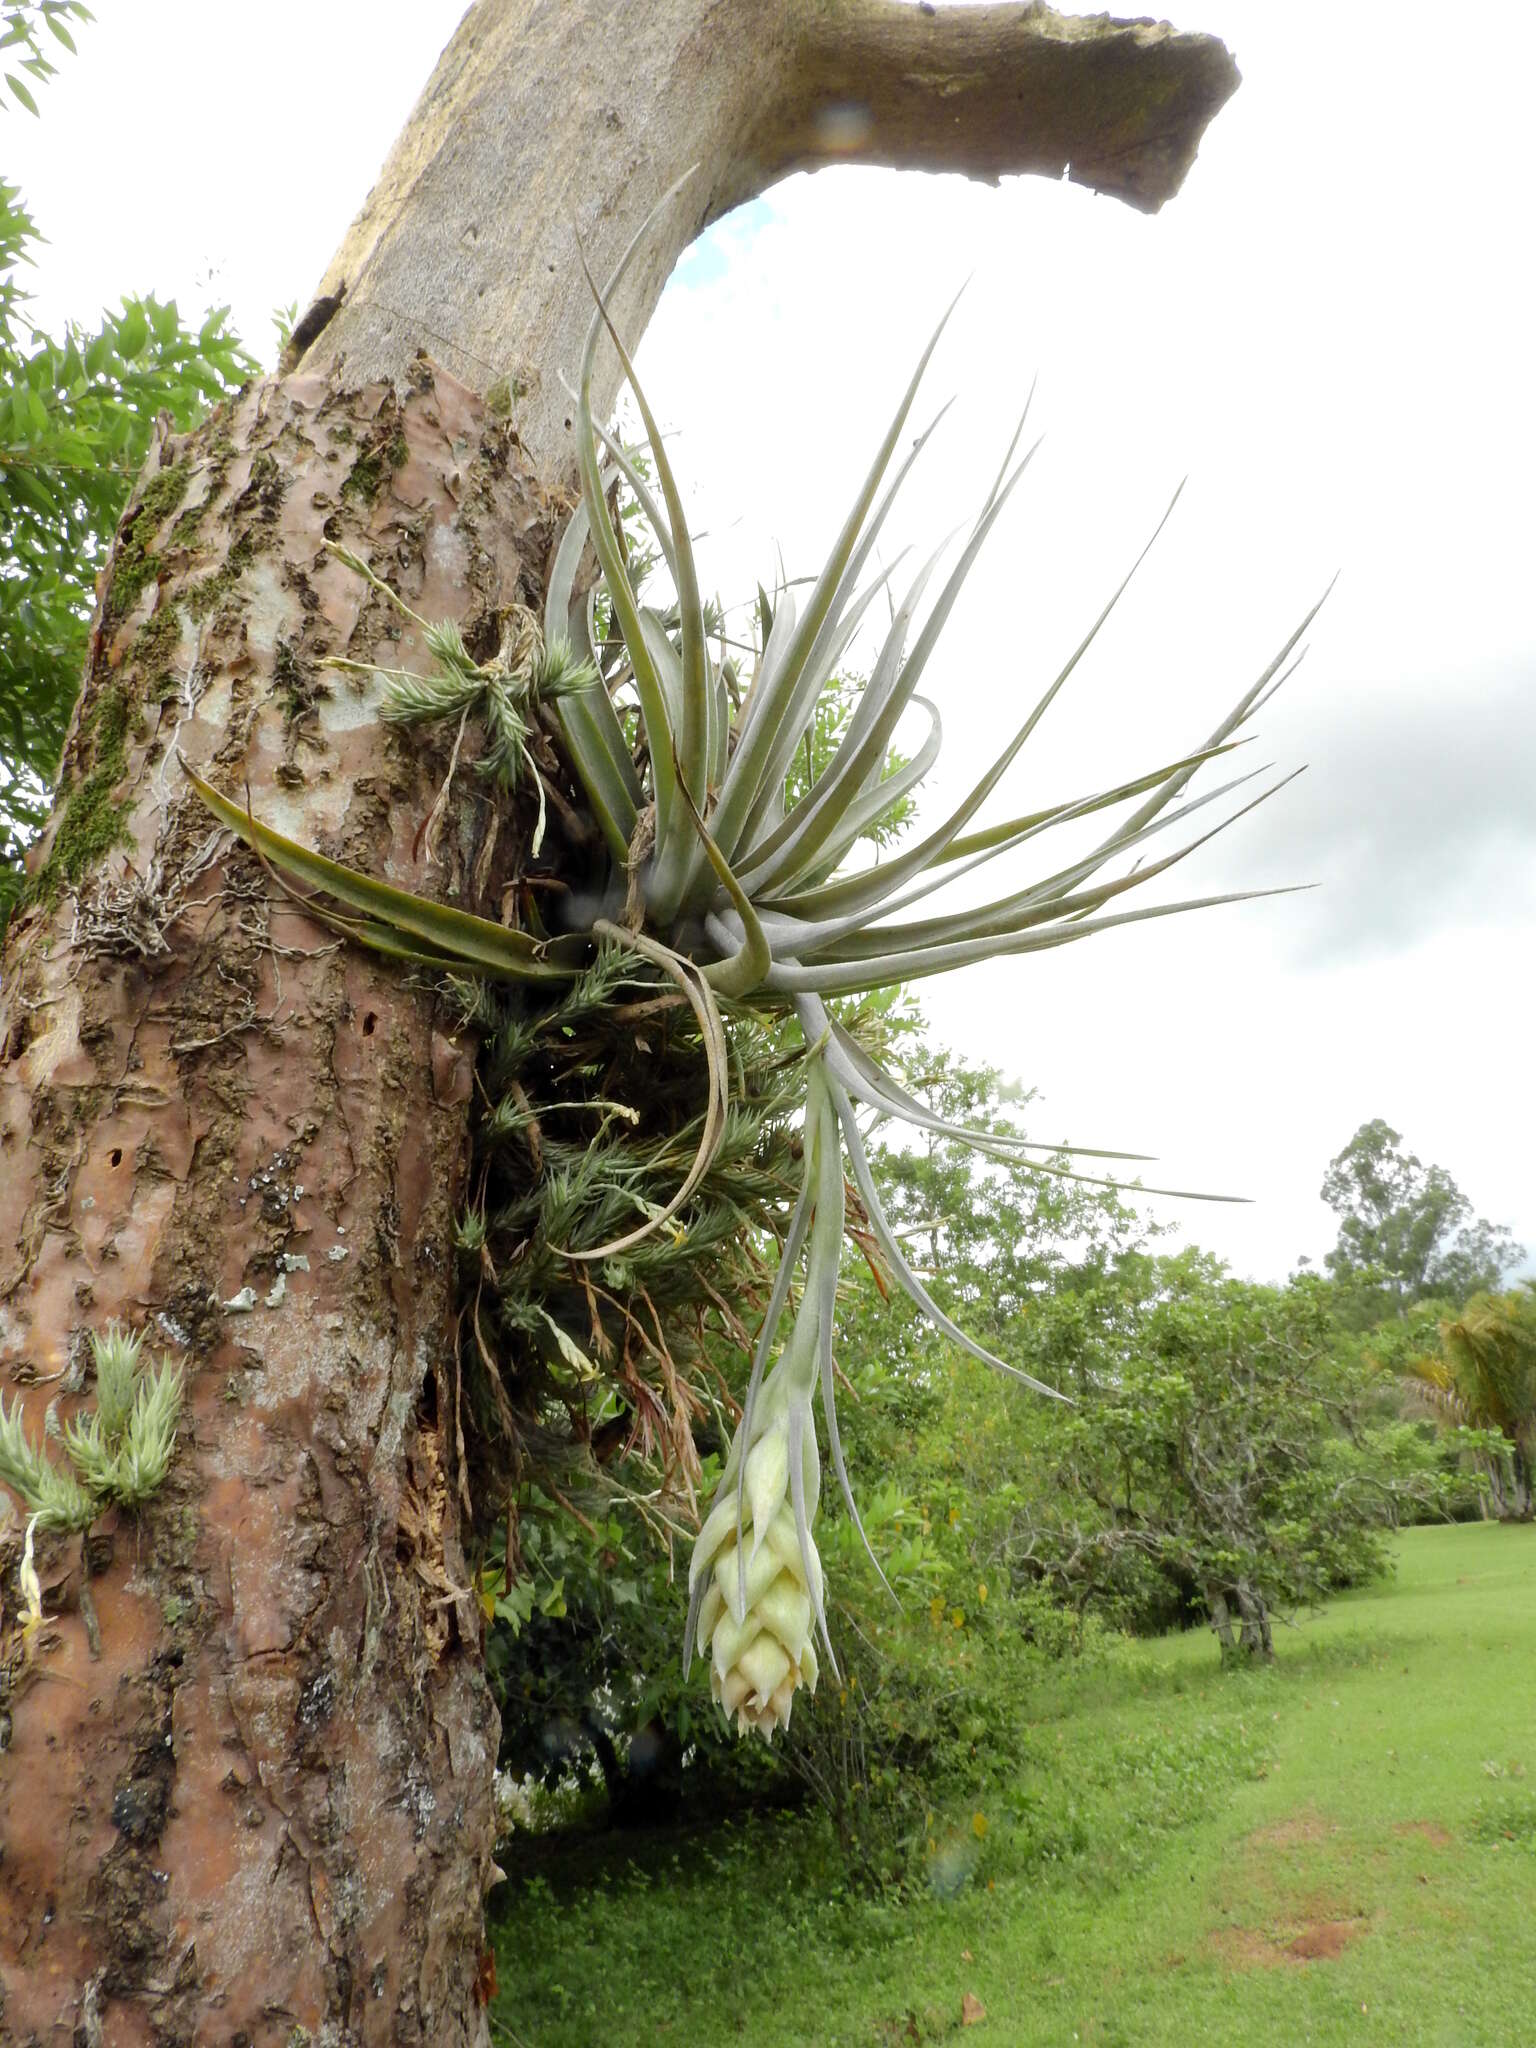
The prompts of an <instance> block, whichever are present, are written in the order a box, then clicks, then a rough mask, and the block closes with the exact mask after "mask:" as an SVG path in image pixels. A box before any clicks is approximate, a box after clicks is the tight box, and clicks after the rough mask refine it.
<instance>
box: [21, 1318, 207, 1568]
mask: <svg viewBox="0 0 1536 2048" xmlns="http://www.w3.org/2000/svg"><path fill="white" fill-rule="evenodd" d="M143 1345H144V1340H143V1338H142V1337H141V1336H133V1335H130V1334H129V1333H128V1332H127V1331H125V1330H122V1329H119V1327H118V1326H117V1325H116V1324H115V1323H114V1324H113V1325H112V1327H111V1329H109V1330H108V1331H107V1334H106V1335H105V1336H104V1337H101V1336H97V1335H95V1334H94V1333H93V1334H92V1337H91V1356H92V1359H93V1361H94V1363H95V1367H96V1400H95V1403H94V1405H93V1406H92V1407H90V1408H86V1409H82V1410H81V1411H80V1412H79V1413H78V1414H76V1415H73V1416H72V1417H71V1418H70V1420H69V1421H68V1422H67V1423H66V1424H65V1425H64V1427H63V1430H62V1432H59V1431H58V1430H57V1428H56V1426H55V1429H54V1430H53V1431H52V1432H50V1433H53V1434H58V1435H60V1436H61V1440H62V1442H63V1446H64V1452H65V1456H66V1459H67V1463H66V1464H59V1463H57V1462H56V1461H55V1460H54V1459H53V1458H51V1457H49V1455H48V1454H47V1452H46V1451H45V1450H43V1449H42V1448H41V1446H39V1445H37V1444H35V1443H34V1442H33V1441H32V1439H31V1438H30V1437H29V1436H28V1435H27V1432H26V1427H25V1424H24V1422H23V1419H22V1413H21V1402H20V1401H19V1400H18V1401H17V1402H16V1404H15V1405H14V1407H12V1408H11V1409H9V1410H7V1409H6V1406H5V1402H4V1399H3V1398H0V1481H3V1482H4V1483H5V1485H7V1486H9V1487H10V1488H11V1490H12V1491H13V1492H14V1493H16V1494H18V1495H19V1496H20V1498H21V1501H22V1503H23V1505H24V1507H25V1508H26V1510H27V1512H28V1514H29V1516H30V1517H31V1520H32V1522H33V1523H34V1524H35V1525H36V1526H37V1527H39V1528H43V1529H55V1530H58V1531H60V1532H64V1533H68V1532H70V1531H75V1530H81V1529H88V1528H89V1527H90V1525H91V1523H92V1522H94V1521H95V1520H96V1517H97V1516H98V1515H100V1514H101V1513H102V1512H103V1511H104V1510H105V1509H106V1508H108V1507H113V1506H116V1507H125V1508H139V1507H142V1506H143V1505H144V1503H145V1502H146V1501H148V1500H150V1499H151V1498H152V1497H153V1496H154V1495H155V1494H156V1493H158V1492H159V1490H160V1488H161V1486H162V1485H163V1484H164V1482H165V1475H166V1473H167V1472H168V1471H169V1470H170V1465H171V1459H172V1457H173V1455H174V1453H175V1449H176V1425H177V1422H178V1420H179V1419H180V1415H181V1399H182V1374H181V1368H180V1367H179V1366H175V1365H172V1364H171V1362H170V1360H169V1359H166V1358H162V1359H161V1361H160V1364H159V1367H158V1368H151V1367H150V1366H148V1365H147V1364H146V1363H145V1362H144V1360H143V1358H142V1356H141V1354H142V1351H143ZM50 1416H51V1411H50Z"/></svg>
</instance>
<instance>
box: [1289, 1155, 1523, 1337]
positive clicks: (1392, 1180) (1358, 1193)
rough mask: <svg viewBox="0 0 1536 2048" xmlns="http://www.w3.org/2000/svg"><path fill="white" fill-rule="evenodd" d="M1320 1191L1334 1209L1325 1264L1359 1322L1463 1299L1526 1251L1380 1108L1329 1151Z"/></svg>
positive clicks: (1485, 1285)
mask: <svg viewBox="0 0 1536 2048" xmlns="http://www.w3.org/2000/svg"><path fill="white" fill-rule="evenodd" d="M1321 1194H1322V1198H1323V1200H1324V1201H1325V1202H1326V1203H1327V1204H1328V1206H1329V1208H1330V1209H1332V1210H1333V1212H1334V1214H1335V1215H1336V1216H1337V1217H1338V1218H1339V1238H1338V1243H1337V1244H1336V1245H1335V1246H1334V1248H1333V1250H1332V1251H1331V1252H1329V1253H1328V1255H1327V1258H1326V1260H1325V1262H1324V1263H1325V1264H1326V1265H1327V1268H1328V1271H1329V1272H1330V1273H1331V1274H1332V1275H1333V1276H1334V1278H1335V1279H1336V1280H1339V1281H1340V1282H1342V1283H1344V1285H1345V1286H1346V1287H1347V1289H1348V1290H1349V1293H1350V1296H1351V1300H1350V1303H1349V1314H1350V1319H1351V1321H1352V1322H1354V1323H1355V1324H1356V1326H1357V1327H1359V1326H1361V1325H1362V1324H1364V1323H1369V1322H1373V1321H1375V1320H1377V1319H1378V1318H1379V1316H1381V1315H1384V1314H1394V1313H1398V1312H1400V1311H1401V1310H1403V1309H1405V1308H1407V1307H1409V1306H1410V1305H1411V1304H1412V1303H1413V1302H1416V1301H1422V1300H1424V1299H1426V1298H1427V1297H1429V1296H1440V1297H1444V1298H1445V1299H1447V1300H1450V1301H1465V1300H1467V1298H1468V1297H1469V1296H1470V1295H1473V1294H1476V1293H1479V1292H1486V1291H1487V1290H1489V1289H1491V1288H1496V1287H1497V1286H1498V1284H1499V1280H1500V1278H1501V1277H1502V1275H1503V1274H1505V1273H1506V1272H1508V1271H1509V1269H1510V1267H1512V1266H1514V1265H1516V1264H1518V1262H1519V1261H1520V1259H1521V1258H1523V1257H1524V1248H1523V1247H1522V1246H1520V1245H1517V1244H1516V1243H1515V1242H1514V1239H1513V1237H1512V1236H1511V1235H1510V1233H1509V1231H1508V1230H1506V1229H1505V1228H1504V1227H1503V1226H1502V1225H1499V1224H1493V1223H1488V1222H1486V1221H1485V1220H1484V1219H1483V1218H1482V1217H1480V1216H1475V1215H1474V1214H1473V1211H1472V1204H1471V1203H1470V1202H1469V1201H1468V1200H1467V1198H1466V1196H1465V1195H1464V1194H1463V1193H1462V1192H1461V1190H1460V1188H1458V1187H1457V1185H1456V1183H1455V1181H1454V1180H1452V1178H1451V1176H1450V1175H1449V1174H1448V1173H1447V1172H1446V1170H1445V1168H1444V1167H1443V1166H1430V1167H1425V1166H1423V1165H1421V1164H1420V1162H1419V1161H1418V1160H1417V1159H1416V1158H1415V1157H1414V1155H1413V1154H1412V1153H1411V1152H1408V1151H1405V1150H1404V1149H1403V1142H1402V1137H1401V1134H1400V1133H1399V1132H1397V1131H1394V1130H1393V1129H1392V1127H1391V1125H1390V1124H1387V1123H1385V1122H1383V1121H1382V1119H1381V1118H1380V1117H1375V1118H1373V1119H1372V1120H1371V1121H1370V1122H1369V1123H1364V1124H1362V1125H1361V1126H1360V1128H1359V1130H1357V1131H1356V1132H1355V1134H1354V1136H1353V1137H1352V1138H1351V1139H1350V1141H1349V1143H1348V1144H1347V1145H1346V1146H1345V1147H1344V1149H1343V1151H1342V1152H1340V1153H1339V1154H1338V1155H1337V1156H1336V1157H1335V1158H1334V1160H1333V1161H1332V1162H1331V1164H1330V1165H1329V1168H1328V1172H1327V1174H1326V1176H1325V1177H1324V1180H1323V1185H1322V1189H1321Z"/></svg>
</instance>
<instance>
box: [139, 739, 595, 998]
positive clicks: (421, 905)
mask: <svg viewBox="0 0 1536 2048" xmlns="http://www.w3.org/2000/svg"><path fill="white" fill-rule="evenodd" d="M177 758H178V760H181V765H182V771H183V773H184V774H185V775H186V777H187V780H188V781H189V782H190V783H191V785H192V787H193V788H194V789H195V790H196V791H197V793H198V795H199V796H200V797H201V798H202V800H203V802H204V803H205V804H206V805H207V806H208V808H209V810H210V811H212V812H213V814H214V816H215V817H216V818H217V819H218V820H219V822H220V823H221V824H222V825H225V826H227V827H228V829H229V830H230V831H231V832H233V833H235V834H236V836H237V837H239V838H241V839H243V840H244V841H245V842H246V844H247V845H248V846H251V847H253V848H254V849H255V851H256V852H257V853H259V854H262V855H263V856H264V857H265V858H266V859H267V860H269V861H271V863H272V865H273V866H274V867H275V868H278V869H279V870H280V871H282V872H283V873H285V874H290V875H294V876H297V877H298V878H299V879H300V880H301V881H305V882H309V883H310V884H312V885H313V886H314V887H316V888H318V889H322V890H324V891H325V892H326V893H327V894H328V895H331V896H334V897H335V898H336V899H337V900H338V902H341V903H346V904H349V905H350V906H351V907H352V908H353V909H355V910H360V911H362V912H363V913H364V914H365V916H367V917H368V918H370V919H372V920H374V921H375V923H376V924H377V925H378V926H379V927H381V928H382V930H383V931H384V932H386V933H395V934H398V935H400V936H401V937H402V938H404V939H424V940H425V941H426V942H427V944H428V945H429V946H432V947H435V948H436V949H437V950H438V951H439V952H440V953H441V954H442V955H443V956H444V958H445V960H451V961H456V962H458V963H459V964H461V965H465V966H471V967H475V968H477V969H479V971H480V972H481V973H483V974H491V975H495V976H498V977H500V978H502V979H505V980H510V981H529V982H549V983H563V982H565V981H568V980H569V979H570V977H571V975H572V974H573V973H575V972H576V970H577V968H578V967H579V966H580V964H581V963H582V961H583V959H584V958H585V957H586V956H587V955H588V952H589V948H588V946H587V944H586V942H585V941H583V940H580V939H574V940H552V941H545V942H540V941H539V940H536V939H532V938H530V937H529V935H528V934H527V933H526V932H517V931H509V930H508V929H507V928H506V927H505V926H504V925H499V924H492V923H491V921H490V920H489V919H488V918H483V917H474V916H472V915H471V914H470V912H468V911H467V910H455V909H453V908H452V907H451V906H449V905H448V904H444V903H433V902H432V901H430V900H429V899H428V898H427V897H425V896H414V895H412V894H411V892H410V891H409V890H407V889H396V888H394V887H393V886H392V885H391V884H390V883H388V882H380V881H377V880H375V878H374V877H373V876H371V875H365V874H362V873H361V872H359V870H358V869H356V868H349V867H344V866H343V865H342V864H341V863H340V862H339V861H333V860H327V859H326V858H325V856H324V855H323V854H319V853H312V852H311V851H310V850H309V849H308V848H307V847H303V846H300V845H298V843H297V842H296V841H294V840H292V839H286V838H284V836H283V835H282V834H281V833H280V832H274V831H273V830H272V828H271V826H269V825H263V824H262V823H261V822H260V820H259V819H257V818H255V817H253V816H252V815H251V813H250V812H249V811H242V810H241V809H240V808H239V806H238V805H237V804H233V803H231V802H230V800H229V798H228V797H226V796H223V795H221V794H220V792H219V791H218V790H216V789H214V788H213V787H212V785H211V784H209V783H207V782H204V781H203V779H202V777H201V776H200V775H198V774H196V773H195V771H194V770H193V769H191V768H190V767H188V766H187V763H186V761H185V760H183V759H182V757H181V756H180V755H179V754H178V756H177Z"/></svg>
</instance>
